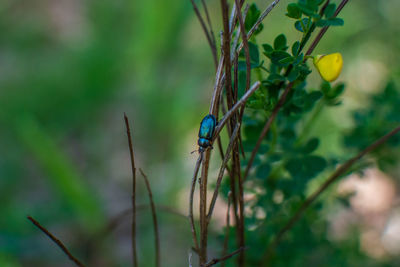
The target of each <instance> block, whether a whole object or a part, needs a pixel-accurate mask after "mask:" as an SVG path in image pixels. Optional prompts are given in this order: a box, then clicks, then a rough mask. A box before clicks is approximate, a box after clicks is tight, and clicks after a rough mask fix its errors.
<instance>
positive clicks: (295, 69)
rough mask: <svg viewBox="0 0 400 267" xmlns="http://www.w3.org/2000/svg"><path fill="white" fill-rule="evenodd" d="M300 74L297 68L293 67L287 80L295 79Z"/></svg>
mask: <svg viewBox="0 0 400 267" xmlns="http://www.w3.org/2000/svg"><path fill="white" fill-rule="evenodd" d="M299 76H300V73H299V71H298V69H297V68H293V69H292V70H291V71H290V73H289V75H288V76H287V78H288V80H289V82H293V81H295V80H296V79H297V78H298V77H299Z"/></svg>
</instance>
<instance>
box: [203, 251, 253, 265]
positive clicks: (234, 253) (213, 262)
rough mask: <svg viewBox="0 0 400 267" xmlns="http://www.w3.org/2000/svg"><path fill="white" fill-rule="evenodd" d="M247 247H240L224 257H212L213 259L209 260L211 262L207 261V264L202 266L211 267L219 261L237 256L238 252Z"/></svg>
mask: <svg viewBox="0 0 400 267" xmlns="http://www.w3.org/2000/svg"><path fill="white" fill-rule="evenodd" d="M245 249H246V248H244V247H241V248H239V249H237V250H235V251H233V252H232V253H230V254H228V255H226V256H224V257H222V258H219V259H212V260H211V261H209V262H207V263H206V264H204V265H201V266H204V267H209V266H213V265H215V264H217V263H219V262H222V261H226V260H227V259H230V258H232V257H233V256H235V255H236V254H238V253H240V252H242V251H243V250H245Z"/></svg>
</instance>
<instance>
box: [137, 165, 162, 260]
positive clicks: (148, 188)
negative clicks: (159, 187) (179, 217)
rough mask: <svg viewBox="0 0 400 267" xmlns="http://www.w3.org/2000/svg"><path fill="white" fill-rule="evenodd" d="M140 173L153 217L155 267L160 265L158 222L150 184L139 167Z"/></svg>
mask: <svg viewBox="0 0 400 267" xmlns="http://www.w3.org/2000/svg"><path fill="white" fill-rule="evenodd" d="M139 171H140V174H142V176H143V179H144V182H145V184H146V188H147V193H148V195H149V200H150V206H151V215H152V217H153V227H154V243H155V249H156V267H159V266H160V233H159V231H158V223H157V212H156V206H155V205H154V201H153V193H152V192H151V186H150V183H149V179H147V176H146V175H145V174H144V172H143V171H142V169H139Z"/></svg>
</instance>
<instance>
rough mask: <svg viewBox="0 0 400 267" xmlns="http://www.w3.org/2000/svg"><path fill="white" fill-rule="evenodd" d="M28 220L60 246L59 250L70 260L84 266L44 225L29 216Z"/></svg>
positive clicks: (81, 266)
mask: <svg viewBox="0 0 400 267" xmlns="http://www.w3.org/2000/svg"><path fill="white" fill-rule="evenodd" d="M27 218H28V220H30V221H31V222H32V223H33V224H34V225H35V226H36V227H37V228H39V229H40V230H41V231H42V232H43V233H44V234H45V235H47V236H48V237H49V238H50V239H51V240H52V241H53V242H54V243H56V245H57V246H58V247H59V248H61V250H62V251H63V252H64V253H65V254H66V255H67V256H68V258H69V259H70V260H72V261H73V262H74V263H75V264H76V265H77V266H79V267H84V266H85V265H84V264H83V263H81V262H80V261H79V260H78V259H77V258H75V257H74V256H73V255H72V254H71V252H69V250H68V249H67V248H66V247H65V246H64V244H63V243H62V242H61V241H60V240H59V239H58V238H57V237H55V236H54V235H53V234H52V233H50V232H49V231H48V230H47V229H46V228H45V227H43V226H42V225H40V223H39V222H38V221H36V220H35V219H33V218H32V217H31V216H28V217H27Z"/></svg>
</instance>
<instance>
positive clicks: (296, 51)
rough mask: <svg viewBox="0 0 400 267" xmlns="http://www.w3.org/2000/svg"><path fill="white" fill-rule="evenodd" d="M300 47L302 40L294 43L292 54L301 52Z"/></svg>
mask: <svg viewBox="0 0 400 267" xmlns="http://www.w3.org/2000/svg"><path fill="white" fill-rule="evenodd" d="M299 48H300V42H299V41H296V42H295V43H294V44H293V45H292V55H293V56H296V55H297V53H298V52H299Z"/></svg>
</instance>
